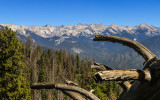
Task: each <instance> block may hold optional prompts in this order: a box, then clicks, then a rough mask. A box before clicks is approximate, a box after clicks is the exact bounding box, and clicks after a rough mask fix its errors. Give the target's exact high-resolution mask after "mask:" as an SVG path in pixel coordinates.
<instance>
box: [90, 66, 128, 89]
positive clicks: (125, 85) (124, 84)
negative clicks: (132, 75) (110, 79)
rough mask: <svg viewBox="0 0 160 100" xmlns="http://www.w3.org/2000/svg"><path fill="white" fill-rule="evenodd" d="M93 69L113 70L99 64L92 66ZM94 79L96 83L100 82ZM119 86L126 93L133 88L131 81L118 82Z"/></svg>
mask: <svg viewBox="0 0 160 100" xmlns="http://www.w3.org/2000/svg"><path fill="white" fill-rule="evenodd" d="M91 68H92V69H96V70H99V71H106V70H113V69H112V68H111V67H109V66H107V65H103V64H99V63H94V64H93V65H91ZM94 78H95V80H96V81H99V80H98V79H97V78H96V77H95V76H94ZM118 84H119V85H120V86H121V87H122V89H123V90H124V91H125V90H127V91H128V90H129V89H130V87H131V83H130V82H129V81H123V82H118Z"/></svg>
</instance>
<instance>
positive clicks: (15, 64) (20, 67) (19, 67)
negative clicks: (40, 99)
mask: <svg viewBox="0 0 160 100" xmlns="http://www.w3.org/2000/svg"><path fill="white" fill-rule="evenodd" d="M22 50H23V46H22V44H21V43H20V41H19V40H18V39H17V34H16V32H14V31H12V30H11V29H8V28H7V27H6V28H4V29H0V98H1V100H22V99H27V100H29V99H31V98H30V85H29V82H28V80H26V74H23V73H22V72H23V71H24V70H25V67H26V66H25V64H24V63H23V61H22V59H23V58H24V55H23V54H22Z"/></svg>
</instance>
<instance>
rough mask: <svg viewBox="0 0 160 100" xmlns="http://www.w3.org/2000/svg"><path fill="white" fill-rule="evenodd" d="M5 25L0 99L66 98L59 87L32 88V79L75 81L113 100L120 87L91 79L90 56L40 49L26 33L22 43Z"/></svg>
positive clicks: (0, 40) (0, 46) (1, 36)
mask: <svg viewBox="0 0 160 100" xmlns="http://www.w3.org/2000/svg"><path fill="white" fill-rule="evenodd" d="M17 36H18V34H17V33H16V32H14V31H12V30H11V29H9V28H7V27H6V28H4V29H0V98H1V100H30V99H32V100H70V98H69V97H68V96H67V95H65V94H63V93H62V92H61V91H60V90H55V89H40V90H32V89H31V88H30V86H31V84H33V83H35V82H50V83H51V82H54V83H65V80H71V81H73V82H76V83H77V84H78V86H79V87H81V88H83V89H86V90H88V91H90V90H92V89H93V90H94V91H93V93H94V94H95V95H96V96H97V97H99V98H100V99H101V100H106V98H108V99H109V98H110V99H111V100H114V99H115V98H117V96H119V94H120V93H121V91H122V89H121V88H120V87H119V86H118V85H117V84H116V83H115V82H111V81H108V82H98V83H97V82H95V80H94V78H93V75H94V73H95V72H96V71H95V70H94V69H91V65H92V64H93V63H94V62H96V61H95V60H94V59H93V58H90V57H86V58H81V57H80V56H79V55H78V54H71V53H70V52H68V51H66V50H62V49H60V50H55V49H43V47H41V46H40V45H38V44H35V43H34V42H33V40H32V38H31V37H30V36H28V39H27V41H26V42H25V43H22V42H21V41H20V40H19V39H18V38H17Z"/></svg>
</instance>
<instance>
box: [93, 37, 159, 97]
mask: <svg viewBox="0 0 160 100" xmlns="http://www.w3.org/2000/svg"><path fill="white" fill-rule="evenodd" d="M94 41H110V42H113V43H115V42H116V43H121V44H123V45H125V46H128V47H131V48H133V49H134V50H135V51H136V52H137V53H138V54H140V55H141V56H142V57H143V58H144V59H145V62H144V68H143V69H142V70H137V69H129V70H107V71H100V72H97V73H96V74H95V76H94V77H95V79H96V80H97V81H108V80H110V81H111V80H113V81H128V80H135V81H134V82H133V84H130V85H128V86H130V88H128V89H127V90H124V91H123V92H122V93H121V95H120V96H119V98H117V100H159V98H160V95H159V94H160V80H159V78H160V70H159V69H160V60H159V59H158V58H157V57H156V56H155V54H153V53H152V52H151V51H149V50H148V49H147V48H146V47H145V46H143V45H142V44H140V43H139V42H137V41H135V40H130V39H128V38H124V37H117V36H110V35H96V36H95V38H94ZM122 83H123V85H125V84H124V82H122ZM123 85H122V86H123Z"/></svg>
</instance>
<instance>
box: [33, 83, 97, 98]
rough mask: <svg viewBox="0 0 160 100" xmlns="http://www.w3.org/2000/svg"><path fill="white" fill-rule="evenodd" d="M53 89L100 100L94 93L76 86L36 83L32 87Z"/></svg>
mask: <svg viewBox="0 0 160 100" xmlns="http://www.w3.org/2000/svg"><path fill="white" fill-rule="evenodd" d="M53 88H55V89H58V90H62V91H63V90H66V91H72V92H77V93H80V94H82V95H84V96H85V97H87V98H89V99H91V100H100V99H99V98H98V97H96V96H95V95H94V94H93V93H91V92H89V91H87V90H84V89H82V88H80V87H76V86H69V85H66V84H61V83H34V84H33V85H32V86H31V89H53Z"/></svg>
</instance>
